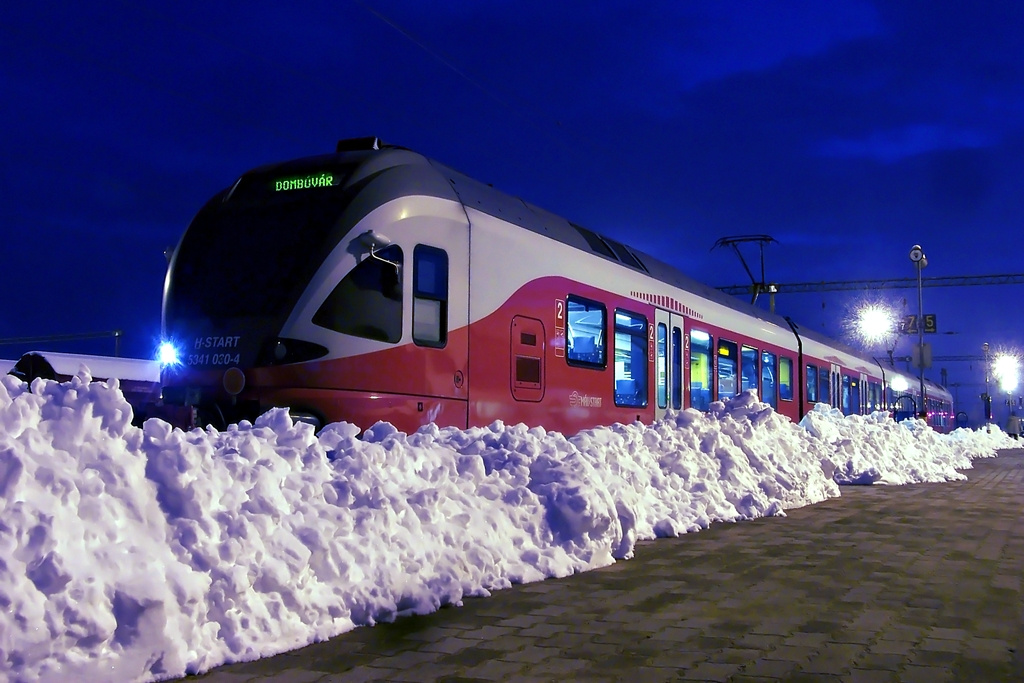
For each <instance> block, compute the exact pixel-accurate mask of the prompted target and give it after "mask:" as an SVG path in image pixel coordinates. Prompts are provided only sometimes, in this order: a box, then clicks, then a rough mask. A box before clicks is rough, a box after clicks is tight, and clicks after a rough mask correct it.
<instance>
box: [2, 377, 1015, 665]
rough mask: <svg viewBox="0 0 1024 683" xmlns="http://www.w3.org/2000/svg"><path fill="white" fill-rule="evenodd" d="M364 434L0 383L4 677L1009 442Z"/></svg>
mask: <svg viewBox="0 0 1024 683" xmlns="http://www.w3.org/2000/svg"><path fill="white" fill-rule="evenodd" d="M357 431H358V430H357V429H356V428H355V427H354V426H352V425H348V424H335V425H330V426H328V427H327V428H325V429H324V430H323V431H322V432H321V433H320V434H319V435H316V434H314V433H313V430H312V429H311V428H310V427H309V426H308V425H305V424H294V423H293V422H292V421H291V419H290V418H289V416H288V414H287V412H286V411H283V410H276V411H271V412H269V413H267V414H266V415H264V416H263V417H261V418H260V419H259V420H257V421H256V423H255V424H251V425H250V424H248V423H242V424H241V425H238V426H234V427H232V428H230V429H229V430H227V431H225V432H218V431H216V430H212V429H211V430H208V431H202V430H193V431H192V432H188V433H184V432H182V431H180V430H175V429H171V428H170V426H169V425H167V424H166V423H164V422H161V421H159V420H149V421H148V422H146V424H145V426H144V427H143V428H142V429H139V428H136V427H132V425H131V409H130V406H129V405H128V403H127V402H126V401H125V400H124V397H123V395H122V394H121V392H120V390H119V388H118V383H117V381H116V380H111V381H110V382H90V378H89V375H88V372H87V370H85V369H84V368H83V371H82V372H81V373H80V374H79V376H78V377H76V378H74V379H73V380H72V381H71V382H67V383H63V384H59V383H56V382H50V381H45V380H36V381H34V382H33V383H32V385H31V387H29V386H27V385H25V384H24V383H22V382H20V381H18V380H17V379H16V378H13V377H9V376H8V377H4V378H3V379H2V380H0V606H2V608H3V612H2V615H0V679H3V680H12V681H36V680H45V681H63V680H111V681H145V680H157V679H164V678H171V677H176V676H180V675H183V674H185V673H188V672H199V671H203V670H206V669H209V668H211V667H213V666H216V665H218V664H221V663H224V662H227V661H239V660H246V659H254V658H258V657H261V656H266V655H270V654H275V653H278V652H282V651H285V650H289V649H293V648H295V647H298V646H301V645H304V644H306V643H309V642H312V641H314V640H317V639H323V638H327V637H329V636H332V635H335V634H338V633H341V632H344V631H346V630H349V629H351V628H354V627H355V626H359V625H368V624H373V623H375V622H377V621H382V620H384V621H389V620H392V619H394V618H395V617H396V616H398V615H400V614H404V613H425V612H429V611H432V610H435V609H437V608H438V607H439V606H440V605H443V604H448V603H458V602H459V601H460V600H461V599H462V598H463V597H464V596H467V595H487V594H488V591H490V590H494V589H499V588H504V587H507V586H509V585H511V584H513V583H518V582H528V581H536V580H541V579H543V578H545V577H549V576H564V575H567V574H571V573H573V572H577V571H585V570H587V569H592V568H595V567H600V566H604V565H607V564H610V563H612V562H614V561H615V560H617V559H623V558H628V557H631V556H632V554H633V548H634V545H635V543H636V541H637V540H638V539H645V538H653V537H658V536H671V535H675V534H680V533H684V532H687V531H694V530H697V529H701V528H705V527H707V526H708V525H709V524H711V523H712V522H714V521H734V520H743V519H751V518H755V517H760V516H765V515H779V514H784V513H783V510H785V509H791V508H794V507H799V506H803V505H807V504H810V503H815V502H818V501H821V500H824V499H825V498H828V497H830V496H836V495H838V494H839V488H838V486H837V485H836V480H835V479H834V477H833V470H835V469H836V465H835V463H842V465H841V467H839V468H838V469H839V470H841V472H842V473H843V477H840V480H844V479H845V480H850V479H856V478H857V477H864V476H867V477H868V478H869V479H870V478H871V477H874V476H875V475H874V473H876V472H877V473H878V476H877V477H875V478H876V479H877V480H878V481H883V480H884V481H893V482H895V481H900V480H903V481H910V480H915V481H917V480H922V479H927V478H929V477H931V478H932V480H945V479H949V478H952V476H953V475H955V474H956V473H955V471H953V470H951V469H950V468H951V467H956V466H969V465H970V458H971V457H982V456H990V455H993V454H994V450H995V448H999V447H1006V446H1009V445H1012V442H1010V441H1009V439H1008V438H1007V437H1005V436H1004V435H1001V434H988V433H985V435H984V438H979V437H978V436H976V435H973V434H972V433H964V434H959V435H954V437H955V438H944V437H939V436H937V435H935V434H934V433H932V432H931V431H930V430H928V429H926V428H916V427H915V428H914V429H907V428H906V427H905V426H900V425H895V424H892V423H891V422H890V424H885V423H884V420H882V419H881V418H880V417H879V418H876V417H869V418H862V419H856V418H845V419H844V418H841V417H839V416H836V415H835V414H832V413H829V412H827V411H821V410H819V411H816V412H815V414H814V415H813V416H811V417H809V418H808V420H807V429H801V428H799V427H798V426H796V425H794V424H793V423H791V422H790V421H789V420H787V419H786V418H783V417H780V416H779V415H777V414H775V413H774V412H773V411H772V409H771V408H770V407H769V406H767V405H765V404H762V403H759V402H758V401H757V400H756V399H755V398H754V397H753V396H752V395H750V394H746V395H744V396H741V397H740V398H737V399H735V400H733V401H731V402H728V403H716V404H714V405H713V406H712V409H711V411H710V412H708V413H707V414H703V413H700V412H697V411H693V410H686V411H682V412H679V413H674V414H671V415H670V417H669V418H668V419H666V420H663V421H661V422H659V423H657V424H654V425H647V426H645V425H640V424H633V425H614V426H611V427H607V428H599V429H591V430H586V431H583V432H580V433H579V434H577V435H575V436H573V437H571V438H566V437H565V436H563V435H561V434H558V433H553V432H545V431H543V430H542V429H529V428H527V427H525V426H522V425H516V426H506V425H503V424H501V423H494V424H492V425H490V426H489V427H484V428H475V429H469V430H456V429H438V428H437V427H433V426H431V427H426V428H423V429H421V430H420V431H419V432H417V433H415V434H410V435H406V434H403V433H400V432H397V431H396V430H395V429H394V428H393V427H391V426H390V425H388V424H384V423H380V424H378V425H376V426H374V427H373V428H372V429H370V430H368V431H367V432H366V433H365V434H363V436H362V438H360V439H357V438H356V434H357ZM1001 439H1002V440H1005V443H1004V442H1003V441H1002V440H1001ZM896 450H898V451H899V452H898V454H897V457H893V455H892V454H891V451H896ZM867 473H871V474H867Z"/></svg>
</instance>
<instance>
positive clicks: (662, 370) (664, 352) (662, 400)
mask: <svg viewBox="0 0 1024 683" xmlns="http://www.w3.org/2000/svg"><path fill="white" fill-rule="evenodd" d="M657 343H658V355H657V358H658V380H657V382H658V407H659V408H668V326H666V325H665V323H658V342H657Z"/></svg>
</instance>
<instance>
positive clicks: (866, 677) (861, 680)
mask: <svg viewBox="0 0 1024 683" xmlns="http://www.w3.org/2000/svg"><path fill="white" fill-rule="evenodd" d="M899 680H900V679H899V675H898V674H896V672H894V671H881V670H878V669H851V670H850V673H849V674H847V675H846V676H844V677H843V682H844V683H899Z"/></svg>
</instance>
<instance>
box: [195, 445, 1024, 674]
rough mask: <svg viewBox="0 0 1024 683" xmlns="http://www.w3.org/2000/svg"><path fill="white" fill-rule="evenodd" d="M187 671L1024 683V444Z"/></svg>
mask: <svg viewBox="0 0 1024 683" xmlns="http://www.w3.org/2000/svg"><path fill="white" fill-rule="evenodd" d="M965 473H966V474H967V476H968V480H967V481H963V482H951V483H943V484H916V485H910V486H896V487H890V486H871V487H844V489H843V492H842V496H841V497H839V498H836V499H832V500H829V501H826V502H823V503H819V504H818V505H812V506H808V507H806V508H801V509H799V510H791V511H789V512H788V516H787V517H778V518H771V519H761V520H756V521H752V522H742V523H739V524H717V525H714V526H712V527H711V528H710V529H707V530H705V531H702V532H700V533H696V534H688V535H685V536H682V537H679V538H675V539H661V540H657V541H650V542H644V543H641V544H640V545H639V546H638V547H637V550H636V556H635V558H634V559H632V560H629V561H623V562H618V563H616V564H615V565H613V566H611V567H607V568H605V569H600V570H596V571H591V572H586V573H584V574H577V575H575V576H572V577H569V578H565V579H550V580H547V581H543V582H540V583H534V584H528V585H524V586H516V587H513V588H511V589H508V590H504V591H499V592H496V593H494V594H493V595H492V596H491V597H489V598H481V599H470V600H467V601H466V602H465V605H464V606H463V607H459V608H454V607H453V608H446V609H442V610H440V611H439V612H436V613H434V614H431V615H427V616H421V617H409V618H405V619H400V620H398V621H397V622H395V623H393V624H383V625H379V626H376V627H373V628H360V629H356V630H354V631H351V632H349V633H346V634H344V635H341V636H338V637H336V638H334V639H332V640H330V641H327V642H324V643H318V644H315V645H311V646H309V647H305V648H303V649H300V650H296V651H294V652H291V653H288V654H284V655H280V656H277V657H272V658H268V659H264V660H260V661H257V662H250V663H246V664H235V665H229V666H224V667H220V668H218V669H214V670H213V671H210V672H208V673H207V674H205V675H203V676H194V677H189V678H187V679H184V680H188V681H202V683H248V682H264V681H275V682H285V683H313V682H314V681H315V682H317V683H345V682H359V681H449V682H452V683H456V682H459V683H465V682H469V681H523V682H528V681H567V680H576V681H629V682H630V683H641V682H644V681H691V680H692V681H736V682H740V681H744V682H751V681H851V682H861V681H864V682H868V681H870V682H874V681H901V682H905V683H913V682H914V681H922V682H924V683H941V682H942V681H972V682H976V681H1024V599H1022V592H1021V591H1022V581H1021V577H1022V573H1024V449H1022V450H1013V451H1003V452H1001V454H1000V457H998V458H993V459H986V460H978V461H975V468H974V469H972V470H967V471H966V472H965Z"/></svg>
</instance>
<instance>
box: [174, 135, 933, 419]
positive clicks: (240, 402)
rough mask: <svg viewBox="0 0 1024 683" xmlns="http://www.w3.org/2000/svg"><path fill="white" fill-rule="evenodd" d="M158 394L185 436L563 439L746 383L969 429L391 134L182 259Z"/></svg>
mask: <svg viewBox="0 0 1024 683" xmlns="http://www.w3.org/2000/svg"><path fill="white" fill-rule="evenodd" d="M162 335H163V337H162V338H163V340H164V342H163V347H162V352H161V355H162V357H163V361H164V362H163V367H162V371H161V390H162V396H161V398H162V402H163V404H164V405H165V406H168V407H171V408H175V409H178V410H181V411H183V412H182V414H185V415H187V421H188V424H187V425H184V426H186V427H191V426H203V425H214V426H217V427H221V428H223V427H225V426H226V425H228V424H231V423H235V422H238V421H240V420H254V419H255V418H256V417H257V416H259V415H260V414H262V413H263V412H265V411H267V410H268V409H271V408H274V407H286V408H288V409H289V411H290V413H291V416H292V418H293V419H294V420H297V421H302V422H308V423H310V424H312V425H314V426H315V427H316V428H320V427H322V426H324V425H326V424H328V423H332V422H338V421H347V422H351V423H354V424H356V425H357V426H359V427H360V428H361V429H367V428H369V427H371V426H372V425H374V424H375V423H377V422H378V421H386V422H390V423H391V424H393V425H394V426H395V427H396V428H398V429H399V430H401V431H405V432H409V433H411V432H413V431H415V430H417V429H419V428H420V427H422V426H424V425H427V424H430V423H433V424H436V425H438V426H441V427H445V426H453V427H457V428H463V429H465V428H468V427H472V426H485V425H488V424H491V423H493V422H494V421H498V420H500V421H502V422H505V423H509V424H515V423H525V424H527V425H530V426H539V427H543V428H545V429H548V430H554V431H560V432H563V433H575V432H577V431H579V430H581V429H585V428H590V427H594V426H598V425H608V424H612V423H615V422H623V423H632V422H635V421H640V422H644V423H651V422H653V421H656V420H658V419H659V418H661V417H663V416H664V415H665V413H666V412H667V411H670V410H681V409H686V408H696V409H700V410H708V409H709V408H710V407H711V404H712V402H714V401H720V400H726V399H729V398H732V397H735V396H737V395H738V394H740V393H741V392H744V391H754V392H756V393H757V396H758V398H759V399H760V400H761V401H763V402H765V403H768V404H770V405H771V406H772V407H773V408H774V409H775V410H776V411H777V412H779V413H781V414H783V415H786V416H788V417H789V418H791V419H792V420H794V421H796V420H799V419H800V418H801V417H802V416H803V415H804V414H805V413H807V412H808V411H809V410H812V409H813V407H814V404H816V403H825V404H828V405H830V406H833V407H835V408H838V409H840V410H842V412H843V413H845V414H856V413H870V412H874V411H878V410H889V411H891V412H892V413H893V414H894V416H895V417H901V416H902V417H907V416H910V415H924V414H927V419H928V421H929V423H930V424H931V425H932V426H933V427H935V428H936V429H940V430H946V429H948V428H949V427H950V426H951V424H952V410H953V405H952V396H951V395H950V393H949V392H948V391H947V390H946V389H945V388H944V387H942V386H939V385H937V384H935V383H933V382H927V383H926V384H925V386H924V388H925V392H924V393H925V397H924V400H922V396H921V391H920V384H919V382H918V379H917V378H916V377H913V376H911V375H910V374H908V373H906V372H902V371H900V370H898V369H896V368H893V367H887V366H886V365H885V364H884V363H880V362H878V361H877V360H876V359H874V358H872V357H871V356H870V355H868V354H866V353H864V352H862V351H858V350H857V349H854V348H851V347H850V346H848V345H846V344H843V343H841V342H839V341H836V340H833V339H829V338H827V337H825V336H823V335H821V334H818V333H815V332H814V331H812V330H809V329H805V328H801V327H800V326H799V325H798V324H796V323H794V322H793V321H791V320H790V319H788V318H784V317H781V316H778V315H775V314H773V313H769V312H767V311H764V310H762V309H760V308H757V307H755V306H753V305H750V304H747V303H746V302H743V301H740V300H739V299H736V298H734V297H731V296H729V295H726V294H724V293H722V292H720V291H718V290H716V289H714V288H712V287H710V286H707V285H705V284H702V283H700V282H698V281H696V280H694V279H692V278H690V277H688V276H686V275H685V274H683V273H682V272H681V271H680V270H678V269H677V268H675V267H673V266H671V265H669V264H668V263H666V262H664V261H662V260H660V259H658V258H656V257H655V256H653V255H651V254H648V253H643V252H641V251H639V250H637V249H634V248H632V247H630V246H627V245H626V244H624V243H622V242H620V241H617V240H615V239H612V238H610V237H608V236H606V235H603V234H599V233H597V232H595V231H593V230H590V229H588V228H586V227H584V226H582V225H579V224H578V223H574V222H572V221H570V220H567V219H565V218H562V217H561V216H558V215H555V214H554V213H551V212H549V211H546V210H544V209H542V208H540V207H538V206H535V205H533V204H531V203H528V202H526V201H524V200H523V199H520V198H518V197H514V196H511V195H508V194H505V193H503V192H501V191H500V190H497V189H495V188H494V187H492V186H491V185H489V184H487V183H483V182H480V181H477V180H474V179H472V178H470V177H468V176H466V175H464V174H463V173H460V172H458V171H456V170H454V169H453V168H450V167H448V166H446V165H444V164H442V163H440V162H438V161H436V160H434V159H431V158H428V157H427V156H424V155H422V154H420V153H417V152H415V151H413V150H410V149H407V148H404V147H400V146H396V145H389V144H385V143H383V142H382V141H381V140H380V139H379V138H376V137H367V138H352V139H345V140H341V141H340V142H338V143H337V146H336V148H335V151H334V152H333V153H327V154H321V155H317V156H310V157H305V158H300V159H294V160H290V161H284V162H279V163H272V164H268V165H264V166H260V167H258V168H255V169H253V170H250V171H248V172H246V173H243V174H242V175H241V176H240V177H239V178H238V179H237V180H235V182H234V183H232V184H231V185H229V186H228V187H226V188H224V189H223V190H221V191H220V192H218V193H217V194H215V195H214V196H213V197H212V198H211V199H210V200H209V201H208V202H207V203H206V204H205V205H204V206H203V207H202V208H201V209H200V210H199V211H198V212H197V213H196V215H195V216H194V218H193V219H192V221H191V222H190V224H189V225H188V227H187V228H186V230H185V231H184V234H183V235H182V237H181V240H180V242H179V243H178V244H177V246H176V247H175V248H174V250H173V252H172V254H171V255H170V258H169V264H168V270H167V275H166V280H165V284H164V293H163V306H162Z"/></svg>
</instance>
